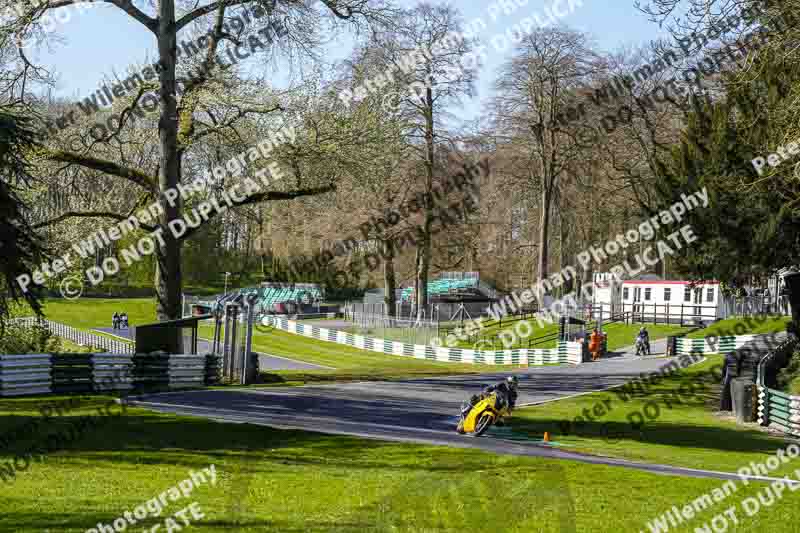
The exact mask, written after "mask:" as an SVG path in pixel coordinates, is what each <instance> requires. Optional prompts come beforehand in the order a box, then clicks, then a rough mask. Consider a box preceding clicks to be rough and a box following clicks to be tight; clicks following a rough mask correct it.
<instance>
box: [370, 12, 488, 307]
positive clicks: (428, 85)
mask: <svg viewBox="0 0 800 533" xmlns="http://www.w3.org/2000/svg"><path fill="white" fill-rule="evenodd" d="M395 20H396V22H395V24H394V26H393V27H392V28H391V29H390V30H387V31H385V32H382V33H379V34H377V35H376V36H375V38H374V45H375V46H377V47H378V50H379V52H378V54H380V56H381V58H382V62H383V64H385V65H386V66H387V67H389V68H391V70H390V71H389V73H388V76H390V77H391V78H395V77H396V78H397V80H398V82H399V83H398V89H399V91H401V92H400V94H398V95H397V99H398V102H397V104H398V107H399V108H400V110H401V112H402V113H403V116H404V117H406V118H407V119H408V120H409V122H410V123H411V127H410V129H409V132H408V138H409V140H410V142H411V144H412V145H413V146H415V147H416V148H417V151H418V153H419V156H420V160H422V161H423V162H424V168H425V173H424V190H425V192H426V193H427V194H426V195H425V197H426V202H425V206H424V220H423V222H422V226H421V242H419V243H418V244H417V252H416V258H415V268H416V274H415V282H414V286H415V295H416V303H417V313H418V314H421V313H422V312H423V310H424V309H425V307H426V305H427V301H428V273H429V271H430V266H431V224H432V220H433V208H434V206H433V202H432V195H431V192H432V191H433V186H434V176H435V173H436V166H437V163H436V161H437V155H436V150H437V146H438V145H439V144H441V143H442V142H445V141H446V140H447V139H446V135H444V132H445V129H444V122H445V118H446V112H447V109H448V108H449V107H450V106H452V105H454V104H457V103H458V102H459V101H460V99H461V98H462V97H463V96H465V95H466V96H472V92H473V85H474V81H475V77H476V68H477V66H478V62H477V59H476V57H475V55H474V53H473V51H474V50H473V49H474V45H475V42H474V40H472V39H468V38H465V35H464V34H463V32H462V25H463V21H462V19H461V16H460V14H459V12H458V11H457V9H455V8H453V7H451V6H432V5H430V4H421V5H419V6H417V7H416V8H414V9H411V10H408V11H404V12H402V13H400V15H399V16H398V17H397V19H395Z"/></svg>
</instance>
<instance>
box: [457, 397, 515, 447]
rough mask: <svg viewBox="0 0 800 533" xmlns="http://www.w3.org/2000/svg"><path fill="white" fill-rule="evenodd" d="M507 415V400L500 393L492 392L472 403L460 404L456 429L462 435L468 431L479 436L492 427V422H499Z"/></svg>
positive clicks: (509, 413)
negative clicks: (459, 414) (459, 416)
mask: <svg viewBox="0 0 800 533" xmlns="http://www.w3.org/2000/svg"><path fill="white" fill-rule="evenodd" d="M507 416H511V411H510V410H509V409H508V402H507V401H506V399H505V398H504V397H503V396H502V395H501V394H498V393H496V392H492V393H490V394H488V395H486V396H485V397H483V398H481V399H480V400H478V401H477V402H476V403H474V404H473V403H472V402H466V403H465V404H464V405H463V406H461V420H459V422H458V426H457V427H456V431H457V432H458V433H460V434H462V435H463V434H465V433H470V434H472V435H474V436H476V437H479V436H481V435H483V434H484V433H485V432H486V430H487V429H489V428H490V427H492V424H496V423H498V422H501V421H502V419H503V418H504V417H507Z"/></svg>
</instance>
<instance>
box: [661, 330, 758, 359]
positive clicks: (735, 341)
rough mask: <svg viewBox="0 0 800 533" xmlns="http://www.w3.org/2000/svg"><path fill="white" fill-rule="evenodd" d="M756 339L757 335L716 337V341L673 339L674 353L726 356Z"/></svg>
mask: <svg viewBox="0 0 800 533" xmlns="http://www.w3.org/2000/svg"><path fill="white" fill-rule="evenodd" d="M758 337H759V336H758V335H735V336H725V337H718V338H717V339H716V340H713V339H709V338H700V339H688V338H686V337H675V353H676V354H677V355H681V354H686V355H691V354H714V353H718V354H728V353H731V352H735V351H736V350H738V349H739V348H741V347H742V346H744V345H745V344H747V343H748V342H750V341H752V340H754V339H756V338H758ZM712 340H713V342H712Z"/></svg>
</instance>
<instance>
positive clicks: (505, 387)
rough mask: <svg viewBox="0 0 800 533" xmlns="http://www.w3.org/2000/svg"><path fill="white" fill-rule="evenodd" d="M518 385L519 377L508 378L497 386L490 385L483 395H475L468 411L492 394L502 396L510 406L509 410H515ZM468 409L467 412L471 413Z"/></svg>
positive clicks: (471, 399) (470, 401)
mask: <svg viewBox="0 0 800 533" xmlns="http://www.w3.org/2000/svg"><path fill="white" fill-rule="evenodd" d="M517 385H519V379H518V378H517V376H508V377H507V378H506V379H505V380H504V381H501V382H500V383H497V384H496V385H490V386H488V387H486V388H485V389H483V392H482V393H480V394H475V395H473V396H472V398H470V400H469V404H468V409H471V408H472V407H473V406H475V405H477V404H478V402H480V401H481V400H483V399H484V398H486V397H487V396H489V395H490V394H491V393H493V392H496V393H498V394H499V395H500V396H502V398H503V400H504V401H505V402H506V403H507V404H508V410H509V411H511V410H512V409H514V406H515V405H516V403H517ZM468 409H467V412H469V410H468Z"/></svg>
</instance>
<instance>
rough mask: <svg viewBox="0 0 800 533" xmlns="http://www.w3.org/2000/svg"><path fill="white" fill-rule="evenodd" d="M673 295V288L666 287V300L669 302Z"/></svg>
mask: <svg viewBox="0 0 800 533" xmlns="http://www.w3.org/2000/svg"><path fill="white" fill-rule="evenodd" d="M671 296H672V289H664V301H665V302H668V301H669V300H670V297H671Z"/></svg>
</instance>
